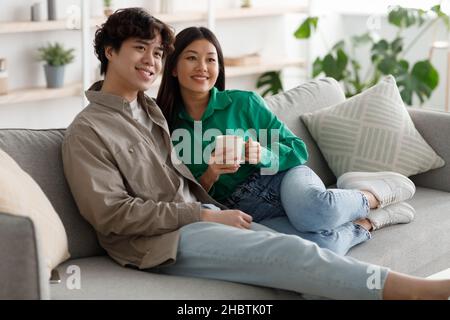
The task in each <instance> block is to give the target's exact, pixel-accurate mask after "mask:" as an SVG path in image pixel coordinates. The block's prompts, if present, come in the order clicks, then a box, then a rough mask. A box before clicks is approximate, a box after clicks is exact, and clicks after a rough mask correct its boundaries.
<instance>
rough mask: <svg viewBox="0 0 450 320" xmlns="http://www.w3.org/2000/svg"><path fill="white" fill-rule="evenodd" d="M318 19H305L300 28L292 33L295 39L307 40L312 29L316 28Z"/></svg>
mask: <svg viewBox="0 0 450 320" xmlns="http://www.w3.org/2000/svg"><path fill="white" fill-rule="evenodd" d="M318 21H319V18H318V17H307V18H306V19H305V20H304V21H303V23H302V24H301V25H300V27H298V28H297V30H296V31H295V32H294V36H295V37H296V38H297V39H308V38H309V37H310V36H311V32H312V30H313V29H316V28H317V22H318Z"/></svg>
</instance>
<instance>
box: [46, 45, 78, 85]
mask: <svg viewBox="0 0 450 320" xmlns="http://www.w3.org/2000/svg"><path fill="white" fill-rule="evenodd" d="M74 50H75V49H67V50H66V49H64V47H63V46H62V44H60V43H58V42H55V43H54V44H51V43H49V44H48V45H46V46H45V47H40V48H39V49H38V51H39V53H40V57H39V60H41V61H45V62H46V64H45V65H44V71H45V79H46V81H47V88H61V87H62V86H63V85H64V69H65V65H66V64H69V63H71V62H72V61H73V59H74V55H73V51H74Z"/></svg>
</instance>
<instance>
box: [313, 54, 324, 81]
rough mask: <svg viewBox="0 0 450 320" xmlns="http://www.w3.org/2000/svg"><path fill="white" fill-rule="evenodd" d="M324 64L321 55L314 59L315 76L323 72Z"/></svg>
mask: <svg viewBox="0 0 450 320" xmlns="http://www.w3.org/2000/svg"><path fill="white" fill-rule="evenodd" d="M322 64H323V62H322V59H320V57H317V58H316V60H314V62H313V74H312V77H313V78H315V77H317V76H318V75H319V74H321V73H322V71H323V67H322Z"/></svg>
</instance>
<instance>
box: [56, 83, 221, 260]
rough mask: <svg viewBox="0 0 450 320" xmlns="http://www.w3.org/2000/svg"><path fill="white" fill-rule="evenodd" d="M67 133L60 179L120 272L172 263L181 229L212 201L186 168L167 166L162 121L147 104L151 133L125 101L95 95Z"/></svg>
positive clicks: (166, 132)
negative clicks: (125, 268) (129, 267)
mask: <svg viewBox="0 0 450 320" xmlns="http://www.w3.org/2000/svg"><path fill="white" fill-rule="evenodd" d="M100 88H101V83H96V84H94V85H93V86H92V87H91V88H90V89H89V90H88V91H86V97H87V98H88V100H89V102H90V103H89V105H88V106H87V107H86V108H85V109H84V110H83V111H82V112H80V113H79V114H78V115H77V116H76V118H75V120H74V121H73V122H72V124H71V125H70V126H69V128H68V129H67V131H66V135H65V138H64V142H63V144H62V155H63V163H64V173H65V175H66V179H67V181H68V183H69V186H70V189H71V191H72V194H73V196H74V198H75V201H76V203H77V205H78V209H79V211H80V213H81V214H82V216H83V217H84V218H85V219H86V220H87V221H89V222H90V223H91V225H92V226H93V227H94V228H95V230H96V232H97V235H98V239H99V241H100V244H101V245H102V247H103V248H105V250H106V251H107V252H108V254H109V255H110V256H111V257H112V258H113V259H115V260H116V261H117V262H118V263H120V264H121V265H133V266H135V267H138V268H140V269H145V268H150V267H153V266H157V265H160V264H167V263H173V262H175V260H176V254H177V248H178V241H179V234H180V232H179V229H180V228H181V227H182V226H184V225H186V224H189V223H193V222H197V221H199V220H200V210H201V203H213V204H215V205H216V206H219V207H221V208H223V206H221V205H220V204H218V203H217V202H215V201H214V200H213V199H212V198H211V197H210V196H209V195H208V194H207V192H206V191H205V190H204V189H203V188H202V187H201V186H200V184H198V182H197V181H196V180H195V178H194V177H193V176H192V174H191V172H190V171H189V169H188V168H187V167H186V166H185V165H184V164H181V163H179V162H176V161H172V158H171V156H170V151H171V150H172V148H173V147H172V143H171V140H170V133H169V130H168V127H167V122H166V120H165V118H164V116H163V114H162V112H161V110H160V109H159V108H158V106H157V105H156V104H155V103H154V102H153V100H151V99H150V98H147V97H146V99H145V100H146V102H145V103H144V105H143V106H142V107H143V108H144V109H145V111H146V112H147V114H148V116H149V119H150V120H151V121H152V122H153V125H152V126H151V131H150V130H148V129H147V128H146V127H145V126H143V125H142V124H140V123H139V122H137V121H135V120H134V119H133V118H132V115H131V113H130V105H129V103H128V102H127V101H126V100H124V99H123V98H121V97H119V96H115V95H111V94H106V93H103V92H100V91H98V90H99V89H100Z"/></svg>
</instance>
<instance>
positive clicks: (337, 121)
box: [301, 76, 445, 177]
mask: <svg viewBox="0 0 450 320" xmlns="http://www.w3.org/2000/svg"><path fill="white" fill-rule="evenodd" d="M301 118H302V120H303V121H304V122H305V123H306V126H307V127H308V130H309V132H310V133H311V135H312V136H313V138H314V140H315V141H316V142H317V144H318V145H319V148H320V150H321V151H322V153H323V154H324V156H325V159H326V160H327V162H328V165H329V166H330V168H331V170H333V173H334V174H335V175H336V176H337V177H339V176H340V175H342V174H344V173H346V172H349V171H395V172H399V173H401V174H404V175H406V176H411V175H414V174H418V173H421V172H425V171H428V170H430V169H435V168H439V167H442V166H444V164H445V162H444V160H443V159H442V158H441V157H439V156H438V155H437V154H436V152H434V150H433V149H432V148H431V147H430V145H429V144H428V143H427V142H426V141H425V140H424V139H423V137H422V136H421V135H420V133H419V132H418V131H417V130H416V128H415V127H414V123H413V122H412V120H411V117H410V116H409V114H408V111H407V109H406V107H405V105H404V104H403V101H402V98H401V96H400V92H399V91H398V88H397V84H396V82H395V79H394V77H393V76H387V77H385V78H384V79H383V80H382V81H380V82H379V83H378V84H376V85H375V86H373V87H371V88H369V89H367V90H366V91H364V92H362V93H360V94H358V95H356V96H354V97H352V98H350V99H348V100H347V101H345V102H343V103H340V104H338V105H335V106H332V107H329V108H325V109H322V110H319V111H317V112H314V113H306V114H303V115H302V117H301Z"/></svg>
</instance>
